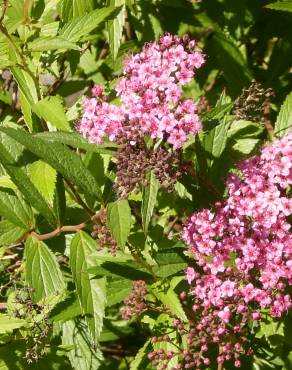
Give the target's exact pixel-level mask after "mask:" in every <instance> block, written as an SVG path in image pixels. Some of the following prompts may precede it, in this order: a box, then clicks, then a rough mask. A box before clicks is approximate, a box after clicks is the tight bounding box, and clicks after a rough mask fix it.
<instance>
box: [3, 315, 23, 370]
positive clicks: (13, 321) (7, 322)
mask: <svg viewBox="0 0 292 370" xmlns="http://www.w3.org/2000/svg"><path fill="white" fill-rule="evenodd" d="M25 324H26V321H25V320H22V319H18V318H16V317H11V316H9V315H6V314H0V334H6V333H11V332H12V331H13V330H14V329H19V328H21V327H23V326H25ZM0 366H1V365H0Z"/></svg>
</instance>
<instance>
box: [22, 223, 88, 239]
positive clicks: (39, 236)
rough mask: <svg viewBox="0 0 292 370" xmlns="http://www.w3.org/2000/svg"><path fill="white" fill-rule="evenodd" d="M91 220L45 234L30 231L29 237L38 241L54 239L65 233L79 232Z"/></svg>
mask: <svg viewBox="0 0 292 370" xmlns="http://www.w3.org/2000/svg"><path fill="white" fill-rule="evenodd" d="M91 221H92V220H91V219H90V220H88V221H86V222H82V223H81V224H79V225H72V226H62V227H58V228H57V229H56V230H53V231H51V232H50V233H47V234H38V233H36V232H34V231H32V232H31V233H30V234H29V235H31V236H33V237H34V238H35V239H38V240H47V239H52V238H55V237H56V236H58V235H60V234H61V233H64V232H67V231H79V230H82V229H84V228H85V227H86V226H87V225H88V224H89V223H90V222H91Z"/></svg>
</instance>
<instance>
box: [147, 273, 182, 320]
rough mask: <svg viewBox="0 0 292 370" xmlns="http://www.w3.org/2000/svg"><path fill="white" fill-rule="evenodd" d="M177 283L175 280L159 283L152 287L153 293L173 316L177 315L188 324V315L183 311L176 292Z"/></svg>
mask: <svg viewBox="0 0 292 370" xmlns="http://www.w3.org/2000/svg"><path fill="white" fill-rule="evenodd" d="M174 282H176V280H175V278H173V279H172V281H171V282H170V283H169V282H160V281H159V282H157V283H155V284H153V285H152V286H151V292H152V293H153V294H154V295H155V297H156V298H157V299H159V300H160V301H161V302H162V303H163V304H164V305H165V306H166V307H167V308H168V309H169V310H170V311H171V312H172V313H173V314H175V315H177V316H178V317H179V318H180V319H181V320H183V321H184V322H187V317H186V314H185V312H184V310H183V307H182V305H181V302H180V300H179V298H178V296H177V294H176V293H175V291H174V288H175V286H174V285H175V284H174Z"/></svg>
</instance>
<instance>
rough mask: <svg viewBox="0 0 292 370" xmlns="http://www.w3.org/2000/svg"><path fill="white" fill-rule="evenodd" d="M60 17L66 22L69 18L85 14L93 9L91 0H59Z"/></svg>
mask: <svg viewBox="0 0 292 370" xmlns="http://www.w3.org/2000/svg"><path fill="white" fill-rule="evenodd" d="M58 8H59V13H60V16H61V19H62V20H63V21H65V22H68V21H69V20H71V19H74V18H77V17H80V16H82V15H84V14H87V13H88V12H90V11H91V10H93V9H94V1H93V0H60V1H59V4H58Z"/></svg>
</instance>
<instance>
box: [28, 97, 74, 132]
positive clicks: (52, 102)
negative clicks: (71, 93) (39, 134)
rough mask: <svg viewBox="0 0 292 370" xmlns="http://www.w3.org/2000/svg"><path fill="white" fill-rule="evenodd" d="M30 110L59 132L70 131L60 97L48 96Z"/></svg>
mask: <svg viewBox="0 0 292 370" xmlns="http://www.w3.org/2000/svg"><path fill="white" fill-rule="evenodd" d="M32 110H33V111H34V112H35V113H36V114H37V115H38V116H39V117H40V118H43V119H44V120H45V121H48V122H50V123H51V124H52V125H53V126H55V127H56V128H58V129H59V130H64V131H70V125H69V122H68V119H67V117H66V114H65V111H64V105H63V101H62V98H61V97H60V96H48V97H46V98H44V99H42V100H40V101H38V102H37V103H36V104H34V106H33V107H32Z"/></svg>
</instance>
